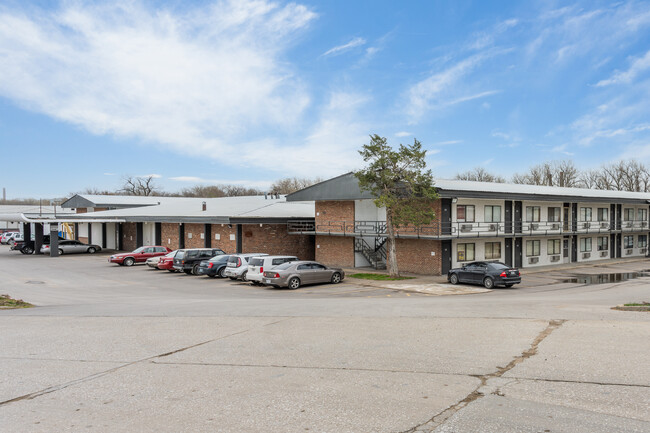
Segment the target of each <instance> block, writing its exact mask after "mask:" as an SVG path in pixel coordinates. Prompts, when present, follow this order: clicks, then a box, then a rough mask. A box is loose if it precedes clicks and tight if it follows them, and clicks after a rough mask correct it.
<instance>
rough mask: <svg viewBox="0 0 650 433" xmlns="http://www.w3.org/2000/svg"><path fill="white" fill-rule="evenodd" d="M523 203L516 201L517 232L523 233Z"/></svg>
mask: <svg viewBox="0 0 650 433" xmlns="http://www.w3.org/2000/svg"><path fill="white" fill-rule="evenodd" d="M522 213H523V212H522V205H521V202H520V201H516V202H515V233H521V219H522Z"/></svg>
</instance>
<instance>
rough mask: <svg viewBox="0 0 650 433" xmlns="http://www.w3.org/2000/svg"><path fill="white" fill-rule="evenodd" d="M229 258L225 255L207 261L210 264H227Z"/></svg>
mask: <svg viewBox="0 0 650 433" xmlns="http://www.w3.org/2000/svg"><path fill="white" fill-rule="evenodd" d="M229 258H230V256H225V255H220V256H214V257H212V258H211V259H210V260H209V261H211V262H212V263H222V262H227V261H228V259H229Z"/></svg>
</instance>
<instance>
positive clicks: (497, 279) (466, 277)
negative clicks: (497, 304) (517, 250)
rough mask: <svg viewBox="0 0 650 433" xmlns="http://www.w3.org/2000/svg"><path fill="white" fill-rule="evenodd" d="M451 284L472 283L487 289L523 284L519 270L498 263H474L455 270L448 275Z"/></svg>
mask: <svg viewBox="0 0 650 433" xmlns="http://www.w3.org/2000/svg"><path fill="white" fill-rule="evenodd" d="M447 280H448V281H449V282H450V283H451V284H458V283H471V284H482V285H483V286H485V288H487V289H491V288H493V287H494V286H505V287H512V286H513V285H515V284H519V283H521V274H520V273H519V270H518V269H515V268H511V267H509V266H506V265H505V264H503V263H498V262H472V263H467V264H465V265H463V267H462V268H454V269H452V270H450V271H449V272H448V273H447Z"/></svg>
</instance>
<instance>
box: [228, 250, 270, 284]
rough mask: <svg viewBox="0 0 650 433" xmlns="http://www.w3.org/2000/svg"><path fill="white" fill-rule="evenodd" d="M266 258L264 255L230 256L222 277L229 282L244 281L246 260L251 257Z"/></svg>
mask: <svg viewBox="0 0 650 433" xmlns="http://www.w3.org/2000/svg"><path fill="white" fill-rule="evenodd" d="M260 256H268V254H264V253H247V254H235V255H232V256H230V258H229V259H228V264H227V265H226V270H225V271H224V272H223V275H224V276H226V277H228V278H230V279H231V280H242V281H247V280H246V274H248V260H250V259H251V258H253V257H260Z"/></svg>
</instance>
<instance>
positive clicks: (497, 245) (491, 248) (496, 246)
mask: <svg viewBox="0 0 650 433" xmlns="http://www.w3.org/2000/svg"><path fill="white" fill-rule="evenodd" d="M500 258H501V242H486V243H485V260H489V259H500Z"/></svg>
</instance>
